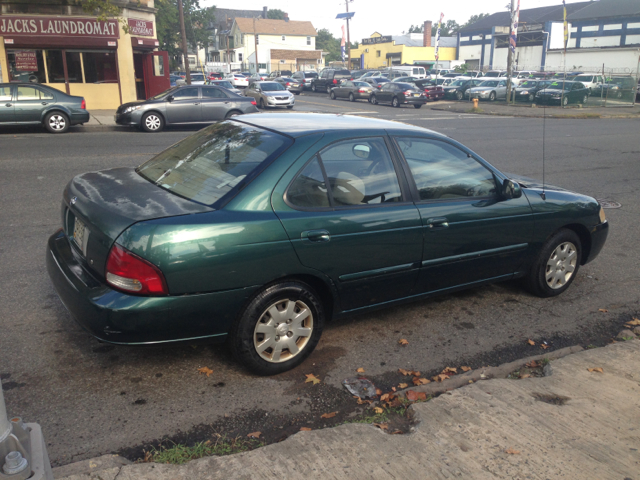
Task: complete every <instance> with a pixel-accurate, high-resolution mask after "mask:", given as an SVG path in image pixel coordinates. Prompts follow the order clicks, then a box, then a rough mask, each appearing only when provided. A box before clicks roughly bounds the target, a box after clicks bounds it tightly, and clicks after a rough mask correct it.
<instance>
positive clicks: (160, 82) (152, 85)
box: [136, 52, 171, 98]
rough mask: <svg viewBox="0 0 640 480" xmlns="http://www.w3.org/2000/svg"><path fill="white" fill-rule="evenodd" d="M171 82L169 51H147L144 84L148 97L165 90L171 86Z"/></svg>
mask: <svg viewBox="0 0 640 480" xmlns="http://www.w3.org/2000/svg"><path fill="white" fill-rule="evenodd" d="M136 77H137V75H136ZM136 81H137V80H136ZM170 83H171V82H170V80H169V54H168V53H167V52H150V53H145V54H144V85H145V91H146V93H147V97H146V98H150V97H153V96H155V95H158V94H159V93H162V92H164V91H165V90H167V89H168V88H169V87H170Z"/></svg>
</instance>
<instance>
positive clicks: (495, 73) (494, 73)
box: [484, 72, 500, 77]
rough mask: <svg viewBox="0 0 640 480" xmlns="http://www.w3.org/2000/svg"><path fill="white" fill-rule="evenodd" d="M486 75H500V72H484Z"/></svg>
mask: <svg viewBox="0 0 640 480" xmlns="http://www.w3.org/2000/svg"><path fill="white" fill-rule="evenodd" d="M484 76H485V77H499V76H500V72H487V73H485V74H484Z"/></svg>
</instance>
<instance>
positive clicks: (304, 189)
mask: <svg viewBox="0 0 640 480" xmlns="http://www.w3.org/2000/svg"><path fill="white" fill-rule="evenodd" d="M287 200H289V202H291V203H292V204H293V205H295V206H297V207H304V208H312V207H316V208H318V207H320V208H321V207H329V193H328V192H327V185H326V183H325V181H324V175H323V174H322V170H321V169H320V163H319V162H318V157H316V158H314V159H313V161H312V162H311V163H309V164H308V165H307V166H306V167H305V168H304V169H303V170H302V172H300V173H299V174H298V176H297V177H296V179H295V180H294V181H293V183H292V184H291V186H290V187H289V190H288V191H287Z"/></svg>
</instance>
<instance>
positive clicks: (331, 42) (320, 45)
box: [316, 28, 358, 63]
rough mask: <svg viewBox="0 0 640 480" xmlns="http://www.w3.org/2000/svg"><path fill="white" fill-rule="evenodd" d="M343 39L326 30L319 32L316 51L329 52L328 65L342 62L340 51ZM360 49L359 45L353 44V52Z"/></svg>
mask: <svg viewBox="0 0 640 480" xmlns="http://www.w3.org/2000/svg"><path fill="white" fill-rule="evenodd" d="M341 42H342V39H341V38H336V37H334V36H333V34H332V33H331V32H330V31H329V30H327V29H326V28H321V29H320V30H318V36H317V37H316V49H318V50H322V51H325V52H328V55H327V56H326V61H327V63H329V62H339V61H341V60H342V54H341V50H340V43H341ZM356 48H358V43H353V42H352V43H351V50H354V49H356Z"/></svg>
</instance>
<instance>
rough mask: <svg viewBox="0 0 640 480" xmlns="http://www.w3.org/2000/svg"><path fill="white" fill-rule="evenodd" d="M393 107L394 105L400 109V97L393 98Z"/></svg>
mask: <svg viewBox="0 0 640 480" xmlns="http://www.w3.org/2000/svg"><path fill="white" fill-rule="evenodd" d="M391 105H393V106H394V107H396V108H399V107H400V100H398V97H393V100H391Z"/></svg>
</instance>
